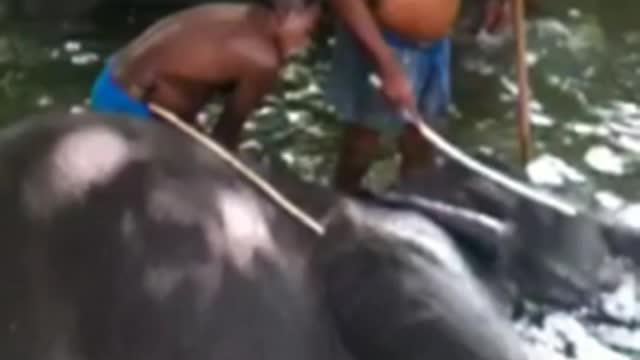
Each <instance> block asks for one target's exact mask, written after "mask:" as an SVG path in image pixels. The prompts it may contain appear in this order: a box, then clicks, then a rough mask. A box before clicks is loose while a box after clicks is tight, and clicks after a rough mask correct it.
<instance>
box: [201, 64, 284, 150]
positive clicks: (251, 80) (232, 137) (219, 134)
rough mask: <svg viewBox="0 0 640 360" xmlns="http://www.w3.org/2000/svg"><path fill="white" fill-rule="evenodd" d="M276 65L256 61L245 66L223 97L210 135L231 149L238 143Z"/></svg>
mask: <svg viewBox="0 0 640 360" xmlns="http://www.w3.org/2000/svg"><path fill="white" fill-rule="evenodd" d="M279 70H280V65H279V64H277V63H276V62H274V63H273V64H270V65H268V64H265V63H263V64H260V65H255V66H251V67H248V68H247V69H246V70H245V71H243V75H242V77H241V78H239V79H238V80H237V81H236V84H235V86H234V87H233V90H232V92H231V93H230V94H229V96H228V97H227V99H226V101H225V105H224V110H223V112H222V115H221V117H220V119H219V122H218V124H217V125H216V127H215V129H214V131H213V137H214V138H215V139H216V140H217V141H220V142H221V143H222V144H223V145H224V146H226V147H227V148H228V149H230V150H232V151H236V150H237V148H238V145H239V143H240V137H241V134H242V129H243V127H244V123H245V122H246V120H247V118H248V117H249V116H250V115H251V114H252V113H253V111H254V110H256V109H257V108H258V106H260V103H261V102H262V99H263V98H264V97H265V95H266V94H267V93H269V91H271V90H272V89H273V86H274V85H275V83H276V81H277V79H278V73H279Z"/></svg>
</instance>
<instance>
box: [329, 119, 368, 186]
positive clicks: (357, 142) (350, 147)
mask: <svg viewBox="0 0 640 360" xmlns="http://www.w3.org/2000/svg"><path fill="white" fill-rule="evenodd" d="M378 142H379V133H378V132H377V131H375V130H372V129H369V128H366V127H363V126H360V125H356V124H349V125H347V126H345V131H344V135H343V139H342V147H341V149H340V155H339V158H338V164H337V167H336V172H335V179H334V184H335V186H336V188H337V189H338V190H340V191H344V192H346V193H351V194H352V193H355V192H357V191H358V190H360V184H361V183H362V179H363V178H364V176H365V175H366V174H367V171H368V170H369V167H370V166H371V163H372V162H373V158H374V156H375V154H376V151H377V149H378Z"/></svg>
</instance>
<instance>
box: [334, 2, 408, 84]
mask: <svg viewBox="0 0 640 360" xmlns="http://www.w3.org/2000/svg"><path fill="white" fill-rule="evenodd" d="M329 4H330V5H331V7H332V8H333V10H334V11H335V12H336V14H337V15H338V16H339V17H340V18H341V19H342V21H343V22H344V23H345V25H346V26H347V28H348V29H349V30H350V31H351V32H352V33H353V34H354V35H355V37H356V38H357V39H358V41H359V42H360V43H361V44H362V45H363V47H364V48H365V49H366V51H367V52H368V53H369V55H370V56H371V58H372V59H373V60H374V62H375V64H376V65H377V67H378V68H379V69H380V70H382V69H386V68H389V67H393V66H396V59H395V58H394V55H393V52H392V51H391V49H390V48H389V47H388V46H387V44H386V43H385V41H384V39H383V38H382V34H381V32H380V28H379V26H378V24H377V23H376V21H375V20H374V18H373V14H372V13H371V10H370V9H369V7H368V6H367V4H366V3H365V0H329ZM381 72H384V71H381Z"/></svg>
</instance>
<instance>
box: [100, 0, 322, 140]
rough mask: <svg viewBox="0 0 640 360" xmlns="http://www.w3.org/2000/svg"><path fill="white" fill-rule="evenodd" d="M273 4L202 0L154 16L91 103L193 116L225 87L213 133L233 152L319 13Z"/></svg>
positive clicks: (115, 59) (312, 5)
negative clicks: (156, 18) (207, 0)
mask: <svg viewBox="0 0 640 360" xmlns="http://www.w3.org/2000/svg"><path fill="white" fill-rule="evenodd" d="M273 2H274V5H272V6H264V5H258V4H237V3H235V4H231V3H229V4H225V3H217V4H206V5H199V6H195V7H192V8H189V9H186V10H183V11H180V12H178V13H176V14H174V15H171V16H168V17H166V18H164V19H162V20H160V21H158V22H156V23H155V24H153V25H152V26H151V27H150V28H149V29H147V30H146V31H145V32H144V33H143V34H141V35H140V36H138V37H137V38H136V39H134V40H133V41H132V42H130V43H129V44H128V45H127V46H125V47H124V48H122V49H121V50H119V51H117V52H116V53H115V54H114V55H113V56H112V57H110V58H109V59H108V61H107V62H106V64H105V66H104V68H103V69H102V71H101V73H100V74H99V76H98V78H97V79H96V81H95V83H94V85H93V89H92V91H91V107H92V109H93V110H97V111H109V112H121V113H128V114H130V115H135V116H138V117H142V118H151V117H152V114H151V112H150V110H149V108H148V106H147V104H148V103H150V102H153V103H155V104H157V105H159V106H162V107H164V108H165V109H167V110H169V111H171V112H173V113H175V114H176V115H178V116H180V117H181V118H182V119H185V120H187V121H190V122H193V121H194V119H195V116H196V115H197V113H198V112H199V111H200V110H201V109H203V108H204V106H205V105H206V104H207V102H208V101H209V100H210V98H211V97H212V96H213V95H214V94H215V93H216V92H218V91H224V92H225V93H226V95H227V96H226V101H225V104H224V110H223V113H222V115H221V118H220V119H219V120H218V123H217V124H216V126H215V129H214V133H213V137H214V138H216V139H217V140H218V141H220V142H221V143H222V144H223V145H225V146H226V147H227V148H229V149H230V150H233V151H235V150H236V149H237V147H238V144H239V141H240V136H241V131H242V128H243V125H244V122H245V121H246V119H247V117H248V116H249V115H250V114H251V113H252V112H253V111H254V110H255V109H256V108H257V107H258V106H259V105H260V103H261V100H262V99H263V97H264V96H265V95H266V94H267V93H268V92H269V91H271V90H272V87H273V85H274V84H275V82H276V81H277V80H278V74H279V71H280V69H281V68H282V67H283V66H284V65H285V62H286V60H287V59H288V57H289V56H290V55H291V54H292V53H294V52H295V51H296V50H297V49H299V48H300V47H302V46H303V45H305V43H306V41H307V39H308V37H309V35H310V33H311V31H312V29H313V28H314V26H315V23H316V20H317V18H318V17H319V13H320V8H319V6H318V5H317V1H315V0H274V1H273Z"/></svg>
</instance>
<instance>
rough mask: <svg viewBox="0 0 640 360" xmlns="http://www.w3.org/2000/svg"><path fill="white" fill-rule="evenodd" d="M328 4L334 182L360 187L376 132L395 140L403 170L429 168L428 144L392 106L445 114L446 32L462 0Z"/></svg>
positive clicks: (437, 116) (334, 0) (435, 118)
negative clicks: (333, 17)
mask: <svg viewBox="0 0 640 360" xmlns="http://www.w3.org/2000/svg"><path fill="white" fill-rule="evenodd" d="M329 3H330V5H331V7H332V9H333V10H334V12H335V13H336V14H337V15H338V16H337V17H338V20H339V24H338V26H337V34H336V38H337V42H336V46H335V52H334V57H333V60H332V61H333V63H332V72H331V74H330V75H329V80H328V86H327V97H328V99H329V101H330V102H331V103H333V105H334V106H335V108H336V110H337V112H338V115H339V116H340V117H341V118H343V119H344V120H345V121H346V129H345V134H344V140H343V146H342V149H341V154H340V158H339V160H338V166H337V169H336V174H335V185H336V187H337V188H338V189H340V190H343V191H346V192H354V191H357V190H359V188H360V182H361V179H362V178H363V177H364V175H365V174H366V172H367V170H368V168H369V166H370V164H371V162H372V160H373V157H374V154H375V153H376V149H377V146H378V142H379V137H380V134H381V133H387V134H390V135H393V136H395V137H397V139H398V149H399V151H400V153H401V155H402V164H401V169H400V171H401V176H408V175H409V174H411V173H412V172H413V171H414V170H417V169H422V168H425V167H428V166H429V165H430V163H431V161H432V157H433V156H432V149H431V147H430V146H429V144H427V143H426V142H425V141H424V140H423V139H422V138H421V137H420V135H419V134H418V132H417V130H416V129H415V128H414V127H413V126H408V125H407V124H406V123H404V122H403V121H402V119H401V118H400V117H399V116H398V114H397V111H396V109H399V108H407V109H412V110H417V111H419V112H420V113H421V114H422V115H423V116H424V117H425V118H426V119H428V120H429V121H430V122H432V125H436V124H439V123H440V120H443V119H444V118H445V116H446V114H447V109H448V104H449V99H450V92H449V56H450V47H451V45H450V40H449V32H450V30H451V29H452V27H453V24H454V21H455V19H456V17H457V13H458V10H459V7H460V0H377V1H369V0H329ZM372 73H375V74H377V75H378V76H379V77H380V79H381V80H382V89H380V90H378V89H375V88H373V87H372V86H371V84H370V83H369V81H368V77H369V75H370V74H372ZM380 92H381V93H380Z"/></svg>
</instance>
